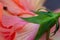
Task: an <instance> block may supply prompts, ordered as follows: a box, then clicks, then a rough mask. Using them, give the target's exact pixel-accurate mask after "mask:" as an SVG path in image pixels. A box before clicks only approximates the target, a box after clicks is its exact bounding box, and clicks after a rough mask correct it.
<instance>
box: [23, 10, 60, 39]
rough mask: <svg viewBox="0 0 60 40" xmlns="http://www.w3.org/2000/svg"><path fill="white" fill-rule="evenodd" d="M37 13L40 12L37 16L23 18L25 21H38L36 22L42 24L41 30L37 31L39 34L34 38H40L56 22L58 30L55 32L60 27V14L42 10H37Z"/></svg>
mask: <svg viewBox="0 0 60 40" xmlns="http://www.w3.org/2000/svg"><path fill="white" fill-rule="evenodd" d="M35 13H36V14H38V16H35V17H30V18H22V19H24V20H25V21H28V22H31V23H36V24H40V27H39V30H38V32H37V35H36V37H35V39H34V40H39V38H40V37H41V36H42V35H43V34H44V33H45V32H46V31H47V30H49V29H50V28H52V27H53V25H54V24H56V25H57V26H56V30H55V32H54V34H55V33H56V32H57V31H58V29H59V25H58V22H57V21H58V18H59V15H58V14H55V13H53V12H50V11H49V12H41V11H37V12H35Z"/></svg>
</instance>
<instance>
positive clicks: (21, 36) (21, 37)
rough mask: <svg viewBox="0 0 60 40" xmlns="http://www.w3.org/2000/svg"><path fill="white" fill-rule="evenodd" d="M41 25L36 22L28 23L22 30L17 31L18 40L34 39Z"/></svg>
mask: <svg viewBox="0 0 60 40" xmlns="http://www.w3.org/2000/svg"><path fill="white" fill-rule="evenodd" d="M38 28H39V25H38V24H34V23H28V24H26V26H25V27H24V28H23V30H22V31H19V32H17V34H16V40H34V37H35V36H36V33H37V31H38Z"/></svg>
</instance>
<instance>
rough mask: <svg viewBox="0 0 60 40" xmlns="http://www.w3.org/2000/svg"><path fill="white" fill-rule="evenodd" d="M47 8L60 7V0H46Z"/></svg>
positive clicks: (54, 8)
mask: <svg viewBox="0 0 60 40" xmlns="http://www.w3.org/2000/svg"><path fill="white" fill-rule="evenodd" d="M44 6H46V8H47V9H50V10H56V9H59V8H60V0H46V2H45V3H44Z"/></svg>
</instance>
